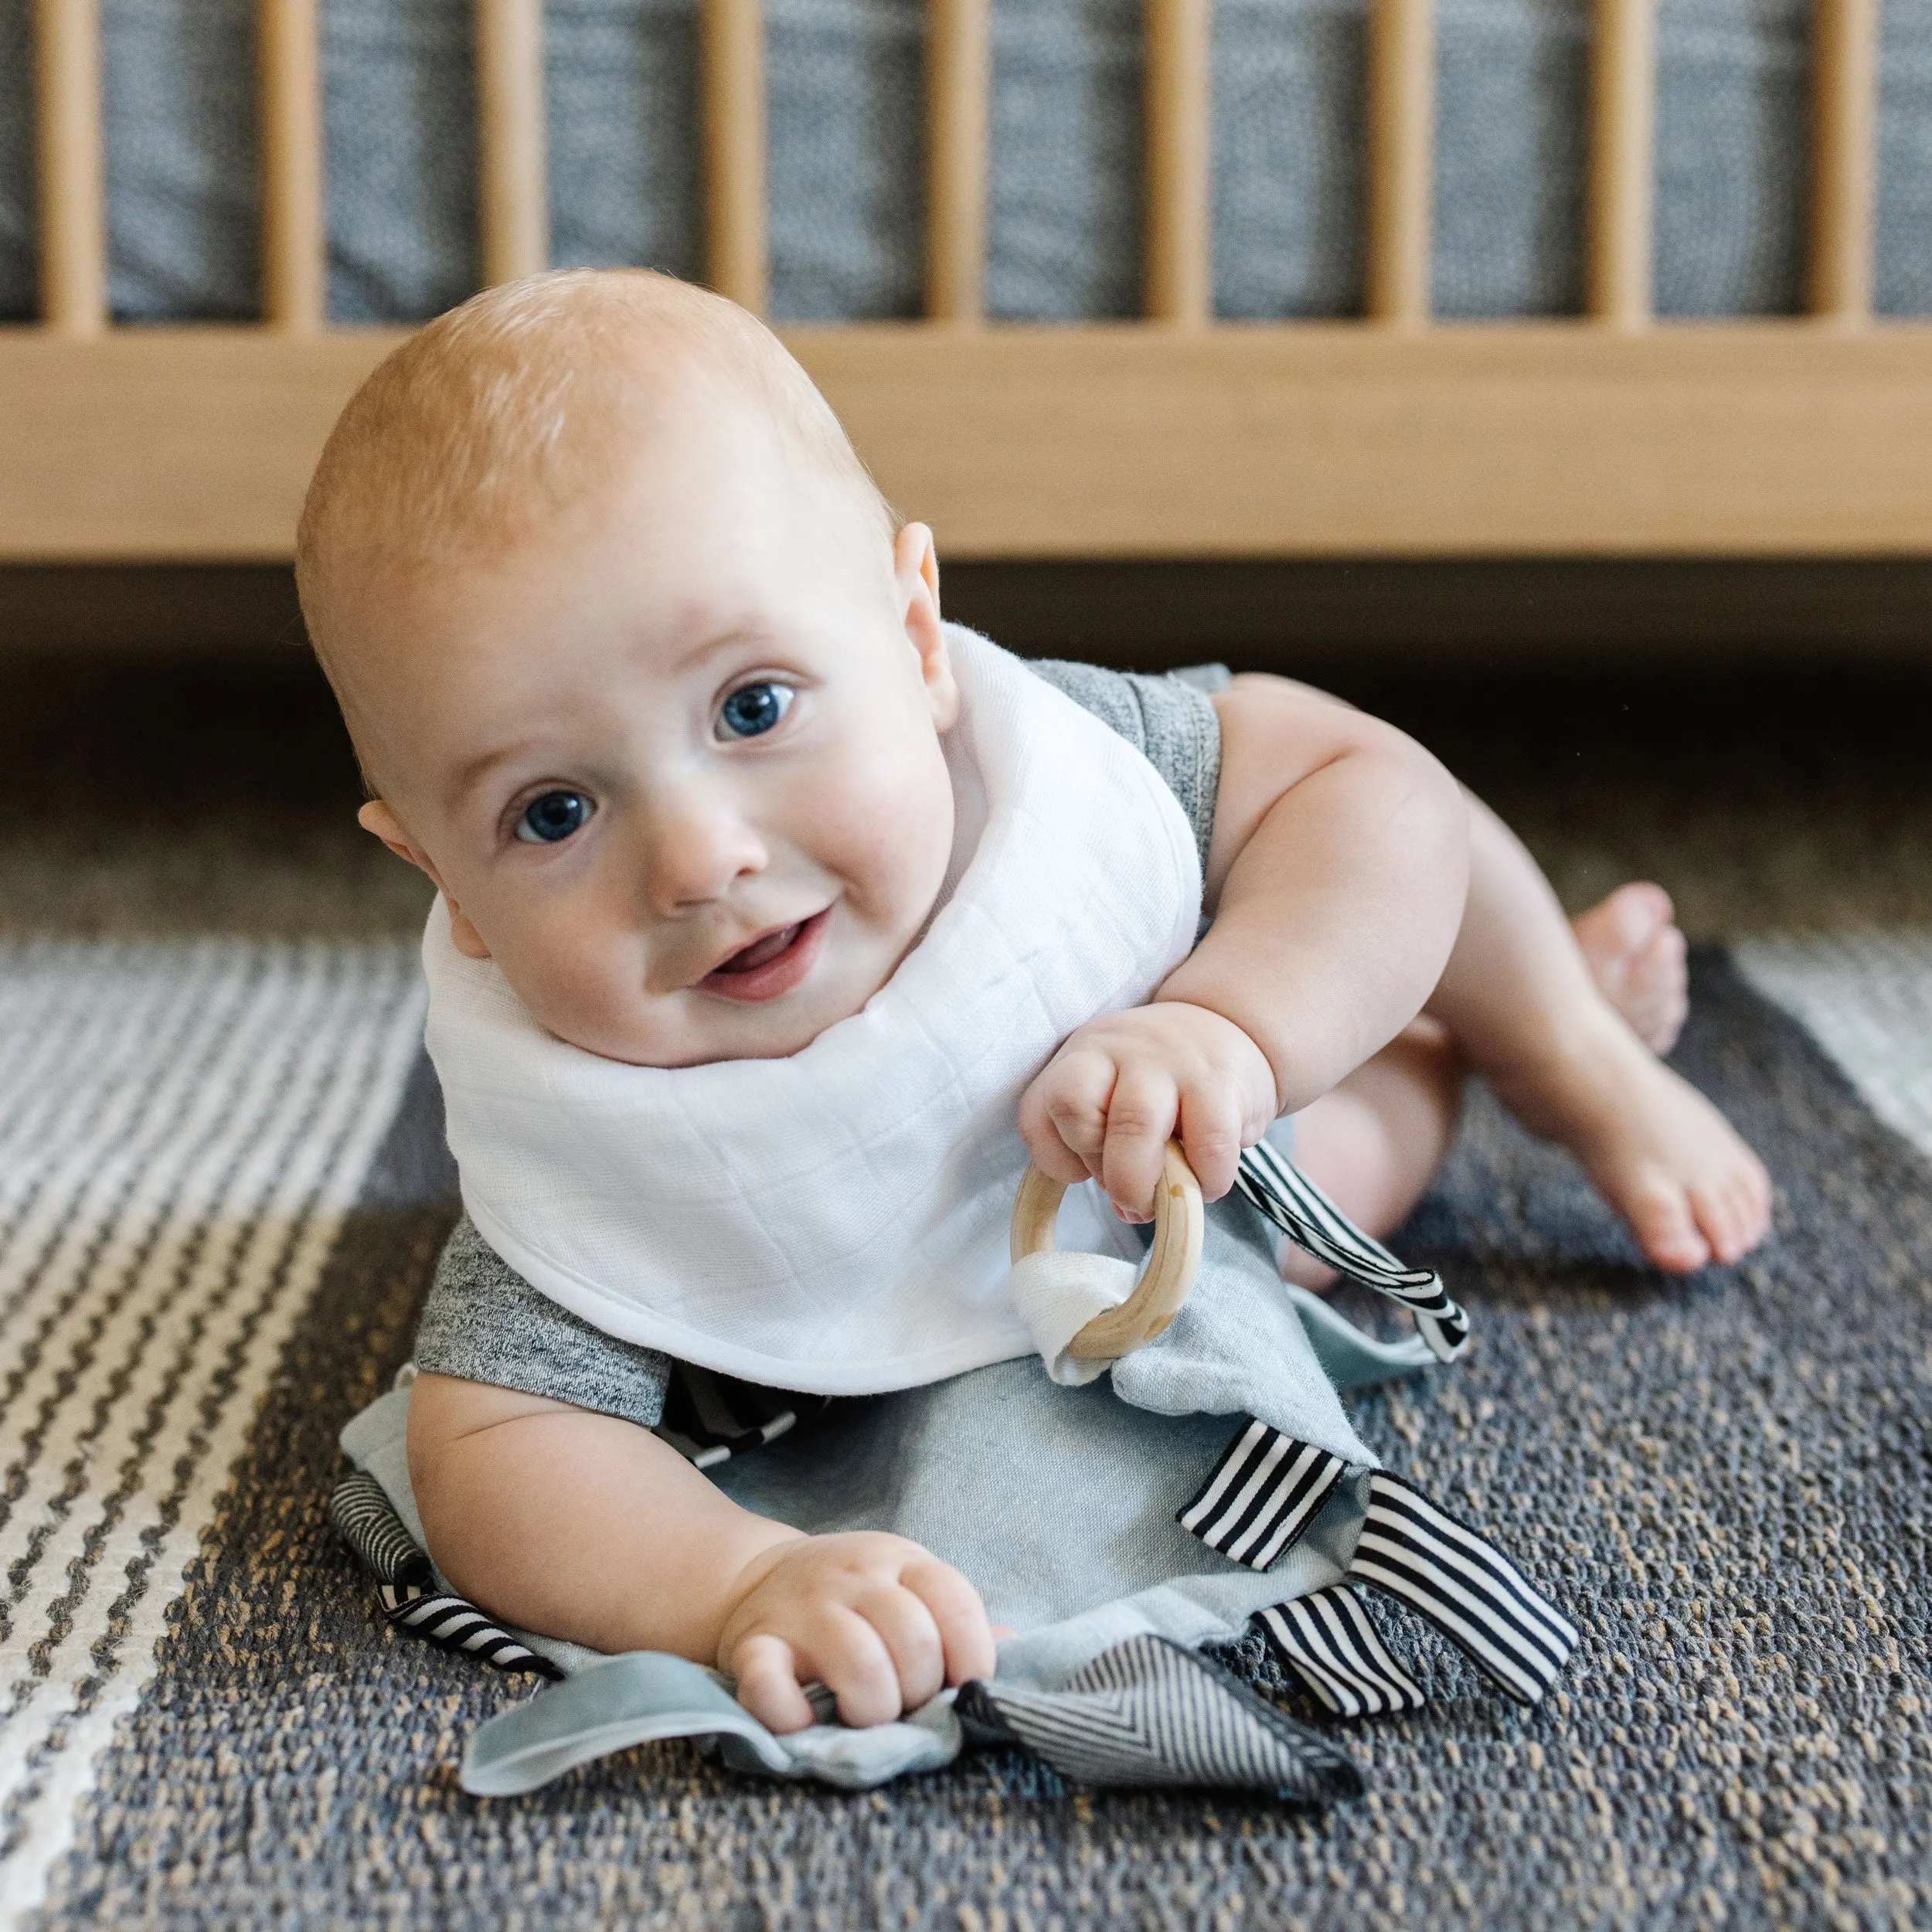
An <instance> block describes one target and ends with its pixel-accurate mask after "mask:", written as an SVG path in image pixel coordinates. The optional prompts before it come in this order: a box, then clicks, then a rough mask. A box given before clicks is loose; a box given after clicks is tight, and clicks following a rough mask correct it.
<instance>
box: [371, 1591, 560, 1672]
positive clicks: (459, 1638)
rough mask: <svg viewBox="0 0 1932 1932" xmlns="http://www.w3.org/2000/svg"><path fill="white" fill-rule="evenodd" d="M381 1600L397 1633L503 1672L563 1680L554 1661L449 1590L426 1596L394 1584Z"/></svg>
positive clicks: (381, 1593)
mask: <svg viewBox="0 0 1932 1932" xmlns="http://www.w3.org/2000/svg"><path fill="white" fill-rule="evenodd" d="M376 1595H377V1597H379V1599H380V1600H381V1601H382V1605H383V1615H384V1616H385V1617H387V1618H388V1619H389V1621H390V1622H391V1623H392V1624H394V1625H395V1626H396V1628H397V1629H399V1630H406V1631H410V1632H412V1633H413V1634H414V1635H416V1636H418V1637H421V1638H426V1639H427V1641H429V1642H430V1643H432V1644H434V1645H437V1646H438V1647H439V1648H441V1649H444V1650H452V1651H457V1652H458V1653H459V1654H460V1655H463V1656H466V1657H476V1658H481V1660H482V1661H483V1662H485V1663H486V1664H490V1665H494V1666H495V1668H497V1669H498V1670H501V1671H532V1672H535V1673H536V1675H538V1676H539V1677H548V1678H550V1679H553V1680H559V1679H561V1678H562V1677H563V1672H562V1671H560V1669H558V1668H557V1667H556V1665H554V1664H553V1663H552V1662H550V1660H549V1658H547V1657H539V1656H538V1655H537V1654H536V1651H533V1650H531V1649H529V1648H527V1647H526V1645H522V1644H519V1642H518V1641H517V1640H516V1639H515V1638H514V1637H512V1635H511V1634H510V1633H509V1631H507V1630H504V1629H502V1628H500V1627H499V1626H498V1625H497V1624H493V1623H492V1622H491V1621H490V1620H489V1618H488V1617H485V1615H484V1614H483V1613H482V1611H480V1610H478V1608H477V1607H476V1606H475V1604H473V1603H471V1602H470V1601H469V1600H468V1598H467V1597H457V1596H454V1595H452V1594H450V1593H448V1592H447V1591H444V1590H436V1591H433V1592H430V1593H427V1594H426V1593H425V1592H423V1591H422V1590H417V1588H415V1587H413V1585H412V1586H408V1587H403V1588H401V1589H398V1588H397V1587H396V1585H395V1584H393V1583H383V1584H381V1585H379V1587H377V1590H376Z"/></svg>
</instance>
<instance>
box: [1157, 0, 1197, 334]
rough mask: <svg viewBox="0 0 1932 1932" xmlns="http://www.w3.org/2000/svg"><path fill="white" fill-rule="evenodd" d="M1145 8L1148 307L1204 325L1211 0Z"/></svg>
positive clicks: (1164, 316)
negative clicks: (1209, 9)
mask: <svg viewBox="0 0 1932 1932" xmlns="http://www.w3.org/2000/svg"><path fill="white" fill-rule="evenodd" d="M1146 9H1147V11H1146V15H1145V31H1146V36H1147V83H1146V84H1147V107H1146V112H1147V294H1146V308H1147V313H1148V317H1149V318H1150V319H1151V320H1152V321H1162V322H1176V323H1179V324H1180V325H1182V327H1184V328H1199V327H1201V326H1202V325H1204V324H1205V323H1206V321H1207V319H1208V315H1209V310H1210V308H1211V306H1212V301H1213V297H1212V294H1211V291H1210V287H1209V252H1210V250H1209V210H1208V196H1209V179H1210V177H1209V106H1208V99H1209V73H1210V66H1209V63H1210V60H1211V58H1212V46H1211V40H1210V27H1209V15H1208V0H1146Z"/></svg>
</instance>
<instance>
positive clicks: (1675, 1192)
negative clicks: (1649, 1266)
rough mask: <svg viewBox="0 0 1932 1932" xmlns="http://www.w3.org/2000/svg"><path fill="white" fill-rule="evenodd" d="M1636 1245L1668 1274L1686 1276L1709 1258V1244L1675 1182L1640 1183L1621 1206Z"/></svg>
mask: <svg viewBox="0 0 1932 1932" xmlns="http://www.w3.org/2000/svg"><path fill="white" fill-rule="evenodd" d="M1624 1213H1625V1215H1626V1216H1627V1217H1628V1219H1629V1222H1630V1225H1631V1232H1632V1233H1634V1234H1635V1236H1637V1244H1638V1247H1641V1249H1642V1250H1644V1253H1645V1255H1647V1256H1648V1257H1649V1259H1650V1260H1651V1262H1652V1263H1653V1264H1655V1266H1656V1267H1660V1268H1662V1269H1663V1270H1665V1273H1666V1274H1691V1273H1692V1271H1693V1270H1696V1269H1698V1268H1701V1267H1703V1266H1704V1264H1706V1262H1707V1261H1709V1260H1710V1258H1711V1244H1710V1242H1709V1239H1708V1238H1707V1236H1706V1233H1705V1230H1704V1229H1703V1227H1702V1226H1701V1225H1700V1219H1701V1217H1700V1216H1699V1215H1698V1214H1697V1213H1696V1210H1695V1209H1694V1208H1693V1206H1692V1201H1691V1197H1690V1196H1689V1194H1687V1193H1686V1192H1685V1190H1684V1189H1682V1188H1681V1187H1679V1186H1678V1185H1676V1184H1675V1182H1671V1181H1668V1180H1662V1179H1659V1180H1655V1181H1649V1182H1643V1183H1641V1184H1640V1185H1638V1188H1637V1189H1635V1191H1634V1192H1633V1194H1632V1195H1631V1198H1630V1199H1629V1200H1628V1202H1627V1203H1626V1204H1625V1206H1624Z"/></svg>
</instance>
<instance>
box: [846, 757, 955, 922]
mask: <svg viewBox="0 0 1932 1932" xmlns="http://www.w3.org/2000/svg"><path fill="white" fill-rule="evenodd" d="M934 767H936V769H935V768H934ZM819 822H820V825H821V827H822V828H823V830H822V836H823V838H824V841H825V842H824V845H823V846H822V847H821V852H822V855H823V856H822V858H821V862H822V863H825V864H826V865H827V866H828V869H830V870H832V871H834V872H837V873H838V875H839V876H840V877H842V879H844V880H845V885H846V889H847V892H848V893H849V895H850V896H852V898H853V899H854V900H855V907H854V910H857V911H859V912H861V913H863V914H864V915H865V916H866V917H867V918H868V920H869V921H870V922H871V923H874V924H876V925H878V926H879V927H882V928H890V929H892V930H895V931H903V934H905V935H906V936H908V937H909V936H910V934H911V933H912V932H913V931H916V930H917V929H918V928H919V927H920V926H921V925H923V923H925V920H926V917H927V913H930V911H931V910H932V906H933V901H934V900H935V899H936V898H937V896H938V893H939V889H940V885H941V884H942V883H944V879H945V876H946V867H947V861H948V860H949V859H951V855H952V838H953V794H952V787H951V783H950V781H948V780H947V777H946V769H945V766H944V763H943V761H940V760H937V759H934V760H932V762H931V765H930V767H929V766H928V765H927V764H926V763H925V762H924V761H923V760H903V761H900V762H899V763H898V764H896V767H893V766H886V765H885V764H883V761H882V762H881V764H878V765H875V766H873V767H872V768H871V769H870V770H862V771H861V772H860V773H859V774H855V779H854V781H853V782H852V784H849V785H848V786H846V787H842V788H841V794H840V795H839V796H838V798H836V800H835V801H833V800H828V801H827V808H826V810H825V813H824V815H823V816H822V817H821V818H820V821H819Z"/></svg>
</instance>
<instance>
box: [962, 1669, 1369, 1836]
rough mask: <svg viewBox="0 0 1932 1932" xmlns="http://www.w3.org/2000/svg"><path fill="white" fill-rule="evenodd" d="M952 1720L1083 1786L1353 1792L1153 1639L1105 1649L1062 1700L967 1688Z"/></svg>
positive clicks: (1311, 1739)
mask: <svg viewBox="0 0 1932 1932" xmlns="http://www.w3.org/2000/svg"><path fill="white" fill-rule="evenodd" d="M957 1709H958V1712H959V1714H960V1716H961V1718H962V1719H964V1720H965V1721H966V1722H967V1723H968V1724H970V1725H971V1726H974V1727H975V1728H976V1729H978V1730H981V1731H982V1732H987V1733H992V1735H994V1736H1001V1737H1005V1738H1007V1739H1009V1740H1012V1741H1014V1742H1017V1743H1022V1744H1024V1745H1026V1747H1027V1748H1028V1749H1029V1750H1031V1751H1032V1752H1033V1753H1035V1755H1036V1756H1037V1757H1043V1758H1044V1759H1045V1760H1046V1762H1047V1763H1048V1764H1050V1765H1052V1766H1053V1769H1054V1770H1056V1771H1058V1772H1059V1773H1060V1774H1061V1776H1062V1777H1070V1778H1076V1779H1078V1780H1079V1781H1080V1782H1082V1783H1083V1784H1113V1785H1145V1786H1158V1785H1175V1784H1196V1785H1212V1786H1219V1787H1226V1788H1232V1789H1235V1790H1241V1791H1276V1792H1278V1793H1279V1794H1281V1796H1282V1797H1284V1798H1287V1799H1288V1800H1289V1801H1291V1802H1293V1803H1295V1804H1308V1805H1316V1804H1330V1803H1332V1802H1333V1801H1335V1800H1336V1799H1338V1798H1356V1797H1359V1796H1360V1794H1361V1791H1362V1779H1361V1775H1360V1774H1359V1772H1358V1771H1357V1770H1355V1766H1354V1765H1353V1764H1352V1763H1350V1761H1349V1759H1348V1757H1346V1756H1345V1754H1344V1753H1342V1751H1341V1750H1338V1748H1337V1747H1335V1745H1334V1744H1333V1743H1330V1741H1329V1740H1328V1739H1326V1738H1325V1737H1324V1736H1321V1733H1319V1732H1318V1731H1312V1730H1309V1729H1308V1727H1307V1726H1305V1725H1301V1724H1298V1723H1295V1721H1294V1719H1292V1718H1291V1717H1288V1716H1286V1715H1285V1714H1284V1713H1282V1712H1281V1711H1279V1710H1277V1709H1275V1707H1274V1706H1273V1705H1272V1704H1270V1703H1268V1702H1266V1701H1265V1700H1264V1699H1261V1698H1260V1697H1257V1696H1256V1695H1255V1694H1254V1692H1253V1691H1251V1690H1250V1689H1248V1688H1247V1685H1245V1684H1243V1683H1241V1682H1240V1681H1239V1680H1238V1679H1236V1678H1234V1677H1233V1676H1231V1675H1230V1674H1229V1673H1228V1672H1226V1671H1224V1670H1223V1669H1222V1668H1219V1665H1215V1664H1212V1663H1210V1662H1208V1660H1207V1659H1206V1658H1203V1657H1200V1656H1197V1655H1196V1654H1195V1653H1194V1652H1193V1651H1189V1650H1184V1649H1182V1647H1181V1646H1180V1645H1179V1644H1175V1643H1172V1642H1170V1641H1168V1639H1167V1638H1164V1637H1153V1636H1141V1637H1131V1638H1128V1640H1127V1641H1126V1642H1124V1643H1122V1644H1116V1645H1114V1648H1112V1649H1111V1650H1107V1651H1102V1652H1101V1654H1100V1655H1099V1656H1098V1657H1097V1658H1094V1660H1093V1661H1092V1662H1090V1663H1089V1664H1087V1665H1083V1666H1082V1667H1081V1668H1080V1669H1079V1670H1078V1671H1077V1672H1075V1673H1074V1674H1073V1676H1072V1677H1071V1678H1070V1679H1068V1681H1067V1683H1066V1688H1065V1689H1063V1690H1058V1691H1021V1690H1010V1689H1006V1688H1005V1687H1004V1686H1003V1685H999V1684H998V1683H996V1682H995V1683H988V1682H985V1681H981V1682H975V1683H971V1684H968V1685H966V1687H965V1688H964V1689H963V1690H961V1692H960V1694H959V1699H958V1704H957Z"/></svg>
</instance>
